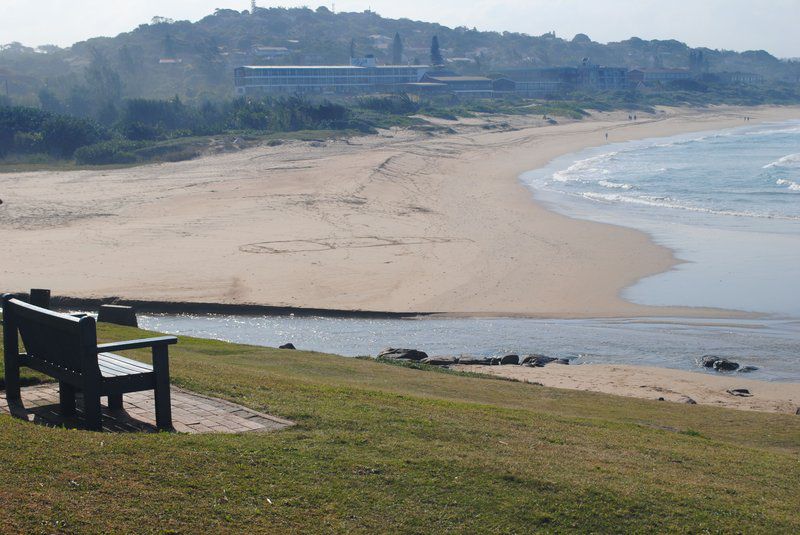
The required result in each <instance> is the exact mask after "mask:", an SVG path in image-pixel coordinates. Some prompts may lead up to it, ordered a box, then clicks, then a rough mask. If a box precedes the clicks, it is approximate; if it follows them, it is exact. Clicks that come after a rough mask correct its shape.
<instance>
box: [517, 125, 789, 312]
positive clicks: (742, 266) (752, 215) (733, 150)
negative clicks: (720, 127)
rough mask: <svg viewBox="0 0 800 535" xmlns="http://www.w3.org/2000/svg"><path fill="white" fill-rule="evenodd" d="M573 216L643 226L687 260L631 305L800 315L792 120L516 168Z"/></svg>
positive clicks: (634, 295)
mask: <svg viewBox="0 0 800 535" xmlns="http://www.w3.org/2000/svg"><path fill="white" fill-rule="evenodd" d="M522 180H523V182H525V183H526V184H527V185H529V186H530V187H531V189H532V190H533V192H534V195H535V197H536V198H538V199H539V200H541V201H543V202H545V204H547V205H548V206H550V207H551V208H553V209H555V210H557V211H559V212H562V213H565V214H567V215H570V216H574V217H579V218H584V219H590V220H595V221H601V222H605V223H612V224H616V225H622V226H628V227H632V228H636V229H640V230H643V231H645V232H647V233H649V234H650V235H651V236H652V237H653V238H654V240H655V241H656V242H657V243H660V244H662V245H665V246H667V247H669V248H671V249H673V250H674V251H675V252H676V255H677V256H678V258H680V259H681V260H683V261H684V263H682V264H680V265H679V266H677V267H676V268H675V269H673V270H672V271H669V272H667V273H664V274H660V275H656V276H654V277H649V278H647V279H644V280H642V281H640V282H639V283H638V284H636V285H634V286H632V287H631V288H628V289H626V290H625V292H624V294H623V295H624V297H625V298H627V299H629V300H631V301H634V302H638V303H644V304H653V305H682V306H698V307H719V308H726V309H736V310H744V311H751V312H761V313H768V314H774V315H778V316H782V317H793V318H800V121H793V122H786V123H778V124H765V125H758V126H744V127H741V128H736V129H731V130H724V131H717V132H704V133H696V134H691V135H682V136H675V137H670V138H659V139H648V140H643V141H635V142H629V143H620V144H608V145H605V146H602V147H597V148H594V149H591V150H588V151H584V152H582V153H578V154H572V155H569V156H565V157H563V158H559V159H557V160H554V161H553V162H551V163H550V165H548V166H547V167H546V168H544V169H540V170H537V171H533V172H530V173H527V174H525V175H523V177H522Z"/></svg>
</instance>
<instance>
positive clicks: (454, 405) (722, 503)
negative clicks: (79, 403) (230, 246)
mask: <svg viewBox="0 0 800 535" xmlns="http://www.w3.org/2000/svg"><path fill="white" fill-rule="evenodd" d="M100 334H101V337H102V338H103V339H105V340H120V339H126V338H133V337H140V336H142V335H143V333H142V332H140V331H136V330H133V329H126V328H122V327H114V326H106V325H104V326H102V327H101V332H100ZM133 353H134V354H135V356H136V357H137V358H140V359H141V360H147V356H146V353H141V352H138V353H137V352H133ZM171 362H172V375H173V378H174V380H173V382H174V383H175V384H177V385H180V386H183V387H186V388H190V389H193V390H196V391H199V392H203V393H207V394H212V395H216V396H220V397H224V398H227V399H230V400H233V401H236V402H239V403H242V404H244V405H247V406H249V407H253V408H255V409H258V410H262V411H267V412H270V413H273V414H276V415H279V416H283V417H287V418H291V419H293V420H295V421H296V422H298V425H297V426H296V427H295V428H292V429H290V430H286V431H281V432H278V433H271V434H261V435H259V434H246V435H237V436H220V435H216V436H215V435H202V436H188V435H176V434H161V435H109V434H96V433H87V432H80V431H67V430H60V429H47V428H44V427H40V426H34V425H29V424H25V423H23V422H20V421H18V420H14V419H12V418H10V417H0V435H1V438H0V500H2V502H3V507H2V508H0V525H2V526H3V528H2V530H3V531H5V530H10V531H26V532H39V531H46V532H52V531H60V530H63V531H80V532H85V531H114V532H126V531H131V530H135V531H142V532H147V531H152V532H159V531H170V530H175V531H180V532H199V531H202V530H205V531H210V532H216V531H228V532H240V531H245V530H247V531H271V532H274V531H302V532H330V531H340V532H345V531H346V532H367V533H370V532H377V531H392V532H396V531H403V532H418V533H433V532H440V531H459V532H469V533H474V532H528V531H531V530H533V529H541V530H544V531H552V532H573V531H580V532H611V531H613V532H642V531H656V532H664V531H691V532H701V531H709V532H734V531H739V532H765V533H778V532H785V533H790V532H795V533H797V532H798V531H800V515H798V512H797V504H798V503H800V490H798V485H797V482H798V481H800V463H798V456H799V455H800V418H796V417H791V416H784V415H772V414H759V413H748V412H735V411H727V410H720V409H714V408H708V407H700V406H684V405H675V404H667V403H658V402H648V401H642V400H634V399H624V398H616V397H612V396H605V395H600V394H591V393H581V392H570V391H563V390H555V389H546V388H542V387H536V386H532V385H525V384H520V383H512V382H508V381H500V380H493V379H478V378H471V377H464V376H459V375H454V374H444V373H431V372H425V371H420V370H414V369H409V368H403V367H397V366H388V365H385V364H381V363H377V362H372V361H366V360H358V359H348V358H341V357H335V356H329V355H321V354H313V353H305V352H291V351H278V350H272V349H265V348H257V347H249V346H239V345H231V344H226V343H222V342H214V341H207V340H197V339H190V338H186V337H183V338H182V339H181V343H180V344H179V345H178V346H176V347H174V350H173V351H172V358H171ZM270 501H271V503H270Z"/></svg>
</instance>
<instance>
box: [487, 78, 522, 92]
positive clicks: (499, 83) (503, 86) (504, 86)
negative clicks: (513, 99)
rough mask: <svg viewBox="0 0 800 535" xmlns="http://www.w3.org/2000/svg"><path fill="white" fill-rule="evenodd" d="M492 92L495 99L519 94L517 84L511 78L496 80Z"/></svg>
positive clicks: (493, 82)
mask: <svg viewBox="0 0 800 535" xmlns="http://www.w3.org/2000/svg"><path fill="white" fill-rule="evenodd" d="M492 92H493V93H494V96H495V97H501V96H507V95H514V94H516V92H517V83H516V82H515V81H514V80H511V79H509V78H495V79H494V80H492Z"/></svg>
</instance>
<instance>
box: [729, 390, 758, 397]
mask: <svg viewBox="0 0 800 535" xmlns="http://www.w3.org/2000/svg"><path fill="white" fill-rule="evenodd" d="M728 394H730V395H732V396H738V397H741V398H749V397H752V396H753V394H751V393H750V391H749V390H748V389H746V388H731V389H730V390H728Z"/></svg>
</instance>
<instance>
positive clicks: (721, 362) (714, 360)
mask: <svg viewBox="0 0 800 535" xmlns="http://www.w3.org/2000/svg"><path fill="white" fill-rule="evenodd" d="M702 364H703V366H704V367H706V368H714V369H715V370H717V371H718V372H732V371H735V370H737V369H738V368H739V364H738V363H737V362H733V361H731V360H728V359H726V358H722V357H718V356H715V355H705V356H704V357H703V359H702Z"/></svg>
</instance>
